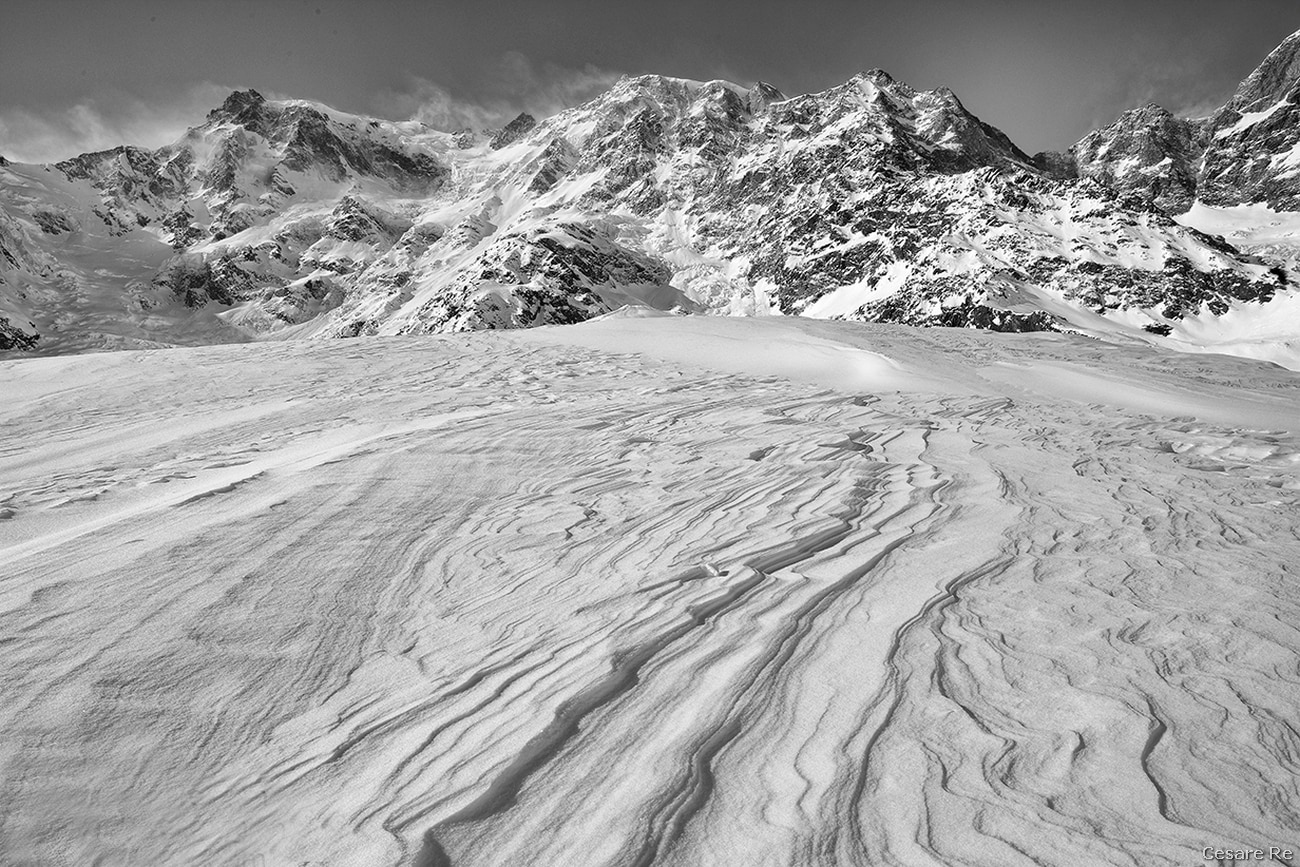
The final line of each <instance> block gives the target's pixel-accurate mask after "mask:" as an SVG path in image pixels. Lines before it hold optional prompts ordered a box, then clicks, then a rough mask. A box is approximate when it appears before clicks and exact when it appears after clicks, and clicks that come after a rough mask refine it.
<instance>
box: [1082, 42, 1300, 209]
mask: <svg viewBox="0 0 1300 867" xmlns="http://www.w3.org/2000/svg"><path fill="white" fill-rule="evenodd" d="M1067 159H1068V160H1069V161H1071V162H1073V163H1074V164H1075V166H1076V167H1077V172H1078V174H1079V175H1080V176H1081V177H1087V178H1092V179H1094V180H1096V181H1098V182H1100V183H1102V184H1103V185H1105V186H1106V187H1108V188H1109V189H1112V190H1114V191H1116V192H1118V193H1120V194H1122V195H1136V196H1138V197H1141V198H1145V199H1148V200H1150V201H1152V202H1154V203H1155V204H1157V205H1159V206H1160V207H1161V208H1163V209H1164V210H1166V211H1168V212H1170V213H1174V214H1179V213H1183V212H1185V211H1187V210H1188V209H1189V208H1190V207H1191V206H1192V203H1193V202H1194V201H1196V200H1200V201H1201V202H1204V203H1205V204H1207V205H1210V206H1212V207H1231V206H1234V205H1241V204H1249V203H1265V204H1267V205H1268V206H1269V207H1270V208H1272V209H1273V210H1275V211H1297V210H1300V33H1296V34H1294V35H1292V36H1291V37H1289V38H1288V39H1287V40H1285V41H1284V42H1283V43H1282V44H1281V45H1280V46H1278V48H1277V49H1276V50H1274V51H1273V52H1272V53H1271V54H1269V56H1268V57H1267V58H1266V59H1265V60H1264V62H1263V63H1262V64H1260V66H1259V67H1258V68H1257V69H1256V70H1255V71H1254V72H1252V73H1251V74H1250V75H1249V76H1248V77H1247V78H1246V79H1245V80H1244V81H1243V82H1242V83H1241V85H1240V86H1239V87H1238V88H1237V91H1236V93H1235V94H1234V95H1233V97H1232V98H1231V99H1230V100H1228V102H1227V104H1226V105H1224V106H1223V107H1222V108H1220V109H1219V110H1218V111H1216V112H1215V113H1214V114H1213V115H1211V116H1210V117H1208V118H1199V119H1186V118H1178V117H1174V116H1173V115H1172V114H1170V113H1169V112H1168V111H1166V110H1165V109H1163V108H1161V107H1160V106H1157V105H1148V106H1145V107H1143V108H1138V109H1133V110H1132V111H1128V112H1125V113H1124V114H1123V115H1121V116H1120V117H1119V119H1118V120H1116V121H1115V122H1114V123H1112V124H1110V125H1109V126H1107V127H1104V128H1103V129H1099V130H1096V131H1095V132H1092V133H1089V134H1088V135H1087V136H1085V137H1084V138H1083V139H1082V140H1081V141H1080V142H1078V144H1076V145H1075V146H1074V147H1073V148H1071V151H1070V154H1069V155H1068V156H1067Z"/></svg>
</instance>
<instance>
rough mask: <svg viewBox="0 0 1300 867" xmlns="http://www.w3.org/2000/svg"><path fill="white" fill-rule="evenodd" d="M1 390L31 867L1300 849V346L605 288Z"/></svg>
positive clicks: (25, 365)
mask: <svg viewBox="0 0 1300 867" xmlns="http://www.w3.org/2000/svg"><path fill="white" fill-rule="evenodd" d="M0 378H2V379H3V381H4V383H5V392H4V393H5V400H4V401H0V424H3V426H4V429H5V431H6V438H5V441H4V446H3V448H0V636H2V637H3V654H2V656H3V659H4V664H3V665H0V695H3V696H4V700H3V701H2V702H0V769H3V770H0V781H2V782H3V785H0V862H3V863H5V864H99V865H103V867H126V865H129V867H136V865H141V864H149V865H156V867H171V865H177V867H191V865H204V867H235V865H247V864H264V865H267V867H286V865H292V864H303V863H314V864H319V865H325V867H354V865H366V867H379V865H454V867H469V865H485V867H498V865H503V864H539V865H540V864H581V865H584V867H601V865H627V864H656V865H714V864H716V865H723V864H727V865H730V864H743V865H750V864H794V865H819V867H821V865H841V867H849V865H879V867H892V865H920V864H926V865H934V864H944V865H963V867H1006V865H1018V864H1026V865H1028V864H1071V865H1089V867H1093V865H1123V867H1132V865H1135V864H1137V865H1142V867H1186V865H1188V864H1195V863H1203V862H1204V861H1205V859H1204V857H1203V855H1202V850H1203V847H1207V846H1208V847H1215V848H1252V849H1253V848H1254V847H1257V846H1264V847H1267V846H1270V845H1281V846H1286V845H1289V844H1292V843H1293V840H1294V837H1293V834H1294V832H1295V828H1296V827H1297V815H1296V811H1297V805H1300V789H1298V788H1297V780H1300V766H1297V755H1298V754H1300V750H1298V749H1297V743H1296V732H1295V720H1296V719H1298V718H1300V689H1298V687H1297V681H1296V678H1295V661H1296V658H1297V653H1300V633H1297V631H1296V629H1295V627H1294V624H1295V623H1296V622H1297V621H1298V620H1300V588H1298V585H1297V583H1296V581H1295V580H1294V578H1295V574H1294V564H1295V563H1297V562H1300V543H1298V542H1297V539H1296V535H1295V532H1294V531H1295V515H1296V514H1297V508H1300V475H1298V473H1300V438H1298V436H1297V434H1298V432H1297V430H1296V429H1295V428H1296V421H1297V419H1300V383H1298V380H1297V377H1296V376H1295V375H1294V374H1289V373H1287V372H1285V371H1280V370H1278V369H1276V368H1270V367H1267V366H1263V365H1258V364H1255V363H1251V362H1248V361H1244V360H1238V359H1229V358H1221V359H1215V360H1213V361H1210V360H1208V359H1205V358H1203V357H1199V356H1189V355H1179V354H1175V353H1168V352H1160V351H1157V350H1154V349H1152V348H1150V347H1146V346H1142V345H1137V344H1127V345H1111V344H1104V343H1100V342H1098V341H1092V340H1087V339H1085V338H1081V337H1077V336H1070V335H1060V334H1038V335H990V334H982V333H978V332H974V331H970V330H955V329H930V330H915V329H906V328H899V327H891V326H873V325H865V326H864V325H857V324H848V323H829V322H817V321H811V320H801V319H794V318H777V317H769V318H763V319H757V318H754V319H736V318H721V317H714V318H705V317H665V316H649V317H647V316H635V317H634V316H614V317H609V318H606V319H603V320H602V321H599V322H592V323H584V324H581V325H578V326H575V327H564V328H541V329H533V330H530V331H516V332H510V333H497V334H478V335H473V336H465V335H453V336H447V337H437V338H393V339H389V340H376V341H346V342H343V341H296V342H288V343H281V344H257V345H238V346H220V347H205V348H198V349H183V350H176V351H169V352H124V353H115V354H112V355H98V356H93V357H87V356H80V357H64V358H44V359H40V358H38V359H30V360H24V361H8V362H0Z"/></svg>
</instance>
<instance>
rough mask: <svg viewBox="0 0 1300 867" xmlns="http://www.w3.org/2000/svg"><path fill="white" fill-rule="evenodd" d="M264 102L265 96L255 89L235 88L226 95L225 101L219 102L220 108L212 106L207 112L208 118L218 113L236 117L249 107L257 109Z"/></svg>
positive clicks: (212, 117) (210, 118)
mask: <svg viewBox="0 0 1300 867" xmlns="http://www.w3.org/2000/svg"><path fill="white" fill-rule="evenodd" d="M265 104H266V97H264V96H262V94H260V93H258V92H257V91H256V90H253V89H252V88H249V89H248V90H236V91H234V92H233V93H231V94H230V96H228V97H226V101H225V102H223V103H222V104H221V107H220V108H214V109H213V110H212V111H210V112H208V119H209V120H212V119H214V118H215V117H217V116H219V115H223V114H224V115H229V116H231V117H238V116H239V115H240V114H242V113H244V112H246V111H248V110H249V109H257V108H259V107H261V106H263V105H265Z"/></svg>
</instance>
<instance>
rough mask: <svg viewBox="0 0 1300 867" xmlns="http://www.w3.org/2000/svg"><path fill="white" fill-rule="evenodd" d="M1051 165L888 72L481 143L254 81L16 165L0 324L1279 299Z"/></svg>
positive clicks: (127, 326) (116, 333)
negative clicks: (146, 145)
mask: <svg viewBox="0 0 1300 867" xmlns="http://www.w3.org/2000/svg"><path fill="white" fill-rule="evenodd" d="M1040 162H1041V161H1040ZM1060 174H1061V173H1060V172H1057V171H1055V170H1054V169H1051V167H1048V168H1047V169H1044V168H1043V167H1042V166H1040V165H1039V164H1038V163H1036V162H1035V161H1034V160H1031V159H1030V158H1029V157H1028V156H1026V155H1025V154H1024V153H1023V152H1021V151H1020V150H1019V149H1018V148H1016V147H1015V145H1014V144H1012V143H1011V142H1010V141H1009V140H1008V139H1007V137H1006V136H1005V135H1003V134H1002V133H1001V132H999V131H998V130H996V129H995V128H993V127H991V126H989V125H988V124H986V123H984V122H983V121H981V120H980V119H979V118H976V117H975V116H974V115H972V114H970V112H968V111H967V110H966V108H965V107H964V106H963V105H962V104H961V102H960V101H959V100H958V99H957V97H956V96H955V95H954V94H953V93H952V92H951V91H949V90H946V89H939V90H935V91H916V90H914V89H912V88H910V87H908V86H907V85H906V84H904V83H902V82H899V81H896V80H894V79H893V78H891V77H890V76H888V75H887V74H885V73H883V72H880V71H878V70H876V71H871V72H868V73H863V74H861V75H858V76H855V77H854V78H853V79H852V80H850V81H848V82H846V83H845V84H843V85H841V86H838V87H835V88H831V89H830V90H827V91H825V92H822V93H817V94H808V95H803V96H798V97H794V98H790V99H787V98H786V97H785V96H784V95H782V94H781V93H780V92H779V91H777V90H776V89H775V88H773V87H771V86H770V85H766V84H762V83H760V84H756V85H755V86H753V87H749V88H745V87H740V86H737V85H735V84H731V83H728V82H722V81H713V82H697V81H688V80H684V79H676V78H667V77H664V76H641V77H637V78H626V79H623V80H622V81H620V82H619V83H618V84H616V85H615V86H614V87H612V88H611V89H610V90H609V91H607V92H606V93H604V94H602V95H601V96H599V97H597V98H595V99H593V100H592V101H590V102H588V103H586V104H583V105H581V106H577V107H575V108H572V109H569V110H567V111H564V112H561V113H560V114H558V115H556V116H554V117H551V118H546V119H544V120H542V121H540V122H537V121H535V120H534V119H533V118H531V117H529V116H527V115H524V116H521V117H520V118H518V119H516V121H514V122H512V123H511V124H510V125H509V126H507V128H506V129H504V130H501V131H499V132H498V133H496V134H493V135H491V136H489V135H486V134H484V135H476V134H473V133H468V134H458V135H451V134H445V133H439V132H435V131H433V130H430V129H428V128H425V127H422V126H420V125H419V124H414V123H404V124H395V123H389V122H386V121H378V120H372V119H369V118H362V117H356V116H352V115H346V114H342V113H340V112H336V111H333V110H332V109H328V108H326V107H324V106H319V105H315V104H310V103H303V102H297V101H269V100H265V99H263V98H262V97H260V96H259V95H258V94H256V93H254V92H251V91H249V92H243V93H236V94H233V95H232V96H231V97H230V98H229V99H228V100H227V101H226V103H225V104H224V105H223V106H222V107H221V108H219V109H217V110H215V111H213V112H212V113H210V114H209V116H208V119H207V121H206V122H205V123H204V124H202V125H200V126H198V127H196V128H195V129H194V130H192V131H191V132H190V133H189V134H187V135H186V136H185V137H184V138H182V139H181V140H180V141H179V142H177V143H176V144H174V145H172V146H169V147H167V148H162V149H160V150H158V151H155V152H146V151H141V150H139V149H133V148H120V149H118V150H116V151H112V152H107V153H103V154H91V155H86V156H83V157H79V158H77V159H75V160H69V161H67V162H64V163H60V164H58V165H57V166H18V165H9V166H4V167H0V210H3V212H4V213H5V214H6V215H7V217H6V219H7V225H9V227H10V229H9V230H8V231H3V232H0V244H2V245H4V249H5V250H9V248H10V247H11V246H12V247H13V248H14V253H13V256H12V257H5V258H0V281H3V283H0V315H3V316H5V317H6V319H7V321H8V322H9V323H10V324H9V326H8V331H7V332H6V333H9V334H18V333H19V332H20V331H21V333H22V334H23V335H24V336H22V337H14V336H11V337H8V338H6V339H7V341H8V343H9V344H11V345H19V344H21V345H23V346H30V345H33V340H32V338H33V335H36V334H39V340H37V341H36V342H35V343H34V345H35V347H36V348H37V350H38V351H40V350H44V351H49V352H61V351H68V350H75V349H84V348H91V347H103V346H122V345H159V344H184V343H203V342H224V341H231V340H246V339H253V338H259V337H265V336H277V337H302V336H325V337H341V336H346V337H352V336H358V335H370V334H388V335H393V334H415V333H428V332H441V331H460V330H478V329H495V328H509V327H520V326H531V325H538V324H546V323H570V322H577V321H581V320H584V319H587V318H590V317H592V316H596V315H601V314H604V313H607V312H609V311H611V310H614V309H616V308H618V307H620V306H622V305H624V304H627V303H637V304H643V305H647V306H650V307H652V308H655V309H661V310H676V311H680V312H694V313H722V314H745V315H752V314H769V313H784V314H801V315H807V316H813V317H833V318H847V319H858V320H864V321H879V322H899V323H908V324H924V325H957V326H975V327H981V328H990V329H995V330H1012V331H1022V330H1043V329H1058V328H1068V329H1074V330H1081V331H1083V332H1085V333H1089V334H1112V333H1118V334H1121V335H1124V336H1126V337H1128V338H1134V339H1142V340H1151V341H1156V340H1159V339H1161V338H1160V337H1159V336H1158V335H1161V334H1165V333H1168V332H1171V331H1172V330H1173V328H1175V327H1176V325H1177V323H1179V322H1180V321H1182V320H1183V319H1185V318H1186V317H1189V316H1200V317H1208V318H1209V319H1210V320H1213V319H1216V318H1218V317H1221V316H1224V315H1226V314H1229V313H1232V312H1234V311H1238V310H1252V309H1254V308H1255V307H1256V306H1257V305H1259V304H1260V303H1262V302H1265V301H1268V300H1269V299H1272V298H1274V297H1275V296H1277V295H1279V293H1285V292H1286V291H1288V290H1286V282H1287V280H1288V278H1287V276H1286V273H1285V271H1284V270H1283V269H1282V268H1280V267H1278V263H1277V262H1275V261H1273V260H1271V259H1267V258H1259V257H1254V256H1249V255H1245V256H1243V255H1241V254H1239V252H1238V251H1236V250H1234V249H1233V248H1232V247H1231V246H1230V245H1227V244H1225V243H1223V242H1221V241H1219V240H1216V239H1214V238H1211V237H1208V236H1206V235H1203V234H1201V233H1199V232H1197V231H1194V230H1192V229H1189V228H1187V227H1185V226H1183V225H1181V224H1179V223H1177V222H1175V221H1173V220H1171V219H1170V218H1169V217H1167V216H1166V215H1165V213H1164V212H1163V211H1161V210H1160V209H1159V208H1158V207H1156V206H1155V205H1153V204H1152V201H1153V198H1154V200H1160V196H1155V197H1153V196H1150V195H1148V196H1145V197H1142V196H1136V197H1135V196H1132V195H1128V194H1126V193H1124V192H1123V191H1119V192H1116V191H1114V190H1112V189H1109V188H1108V186H1107V178H1106V177H1098V178H1094V177H1085V178H1083V179H1082V180H1080V179H1078V178H1072V177H1066V176H1058V175H1060ZM1067 174H1068V173H1067ZM1085 175H1087V173H1085ZM10 259H12V262H10V263H9V264H6V263H7V262H9V260H10ZM150 341H153V342H152V343H151V342H150Z"/></svg>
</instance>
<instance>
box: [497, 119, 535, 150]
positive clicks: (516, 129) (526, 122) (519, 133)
mask: <svg viewBox="0 0 1300 867" xmlns="http://www.w3.org/2000/svg"><path fill="white" fill-rule="evenodd" d="M535 126H537V118H535V117H533V116H532V115H531V114H529V113H528V112H526V111H521V112H520V113H519V115H518V116H517V117H515V119H514V120H512V121H510V123H508V124H506V125H505V126H504V127H502V128H501V131H500V132H498V133H497V134H496V135H494V136H493V137H492V141H491V142H489V143H488V146H489V147H491V148H492V150H494V151H496V150H501V148H503V147H505V146H506V145H508V144H511V143H513V142H515V141H517V140H519V139H520V138H521V137H523V136H525V135H527V134H528V133H530V132H532V130H533V128H534V127H535Z"/></svg>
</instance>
